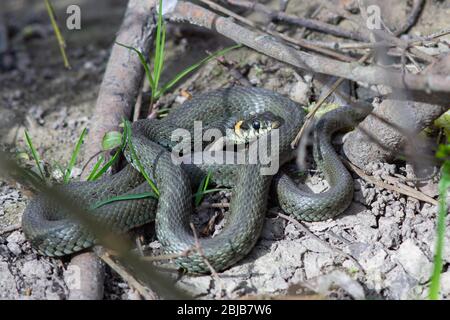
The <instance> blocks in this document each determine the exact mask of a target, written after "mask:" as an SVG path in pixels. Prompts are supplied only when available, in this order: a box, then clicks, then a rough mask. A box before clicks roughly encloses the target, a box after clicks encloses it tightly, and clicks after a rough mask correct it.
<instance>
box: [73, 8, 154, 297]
mask: <svg viewBox="0 0 450 320" xmlns="http://www.w3.org/2000/svg"><path fill="white" fill-rule="evenodd" d="M155 5H156V0H151V1H140V0H130V1H129V2H128V7H127V10H126V12H125V17H124V20H123V22H122V26H121V28H120V30H119V32H118V35H117V38H116V42H120V43H124V44H127V45H130V46H133V47H135V48H137V49H139V50H140V51H142V52H149V50H150V47H151V45H152V41H151V40H152V36H153V32H154V29H155V23H154V21H155V20H154V17H153V13H152V8H154V7H155ZM143 77H144V70H143V67H142V65H141V62H140V61H139V58H138V56H137V55H136V54H135V53H134V52H132V51H131V50H127V49H125V48H123V47H121V46H118V45H117V44H114V46H113V48H112V51H111V55H110V57H109V61H108V65H107V67H106V71H105V74H104V76H103V81H102V84H101V86H100V91H99V95H98V98H97V102H96V105H95V109H94V114H93V117H92V119H91V124H92V126H91V128H90V136H89V140H88V141H87V143H86V149H85V150H86V151H85V154H87V155H94V154H97V153H98V151H99V149H100V148H101V142H102V139H103V136H104V135H105V133H106V132H109V131H113V130H118V126H119V124H120V122H121V121H122V119H123V118H126V119H130V117H131V114H132V108H133V107H134V105H135V103H136V99H137V96H138V94H139V90H140V88H141V82H142V79H143ZM88 171H89V170H87V171H85V174H87V172H88ZM71 265H72V266H75V267H78V268H80V270H83V272H81V274H80V276H81V279H80V283H81V286H80V287H79V288H73V289H72V290H70V294H69V299H83V300H87V299H89V300H97V299H102V297H103V277H102V276H99V274H101V275H103V273H104V271H103V265H102V263H101V261H100V260H99V259H98V257H97V256H96V255H94V254H92V253H89V252H88V253H82V254H79V255H77V256H75V257H74V258H73V259H72V262H71Z"/></svg>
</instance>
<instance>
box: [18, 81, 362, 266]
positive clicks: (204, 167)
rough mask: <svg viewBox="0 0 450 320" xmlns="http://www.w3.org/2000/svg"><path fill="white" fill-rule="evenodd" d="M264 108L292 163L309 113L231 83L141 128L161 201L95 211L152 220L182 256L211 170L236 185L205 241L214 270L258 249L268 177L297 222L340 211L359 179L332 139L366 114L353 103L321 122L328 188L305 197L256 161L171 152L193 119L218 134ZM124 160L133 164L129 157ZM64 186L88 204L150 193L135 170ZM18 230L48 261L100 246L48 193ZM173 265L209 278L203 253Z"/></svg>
mask: <svg viewBox="0 0 450 320" xmlns="http://www.w3.org/2000/svg"><path fill="white" fill-rule="evenodd" d="M267 111H270V112H271V113H273V114H274V115H276V116H277V117H281V118H282V119H284V123H283V125H281V127H280V128H279V153H278V156H279V162H280V165H282V164H283V163H285V162H286V161H288V160H289V159H291V154H292V150H291V149H290V148H291V147H290V143H291V141H292V140H293V139H294V137H295V135H296V134H297V132H298V131H299V129H300V127H301V126H302V124H303V122H304V118H305V112H304V110H303V109H302V108H301V107H300V106H299V105H297V104H296V103H294V102H293V101H291V100H289V99H287V98H285V97H283V96H281V95H278V94H275V93H273V92H270V91H267V90H264V89H257V88H243V87H232V88H227V89H221V90H216V91H211V92H208V93H205V94H202V95H199V96H196V97H194V98H193V99H192V100H190V101H187V102H185V103H184V104H183V105H182V106H180V107H179V108H177V109H174V110H172V111H171V112H170V113H169V115H168V116H167V117H166V118H164V119H163V120H141V121H137V122H135V123H134V124H133V127H132V143H133V145H134V148H135V150H136V152H137V155H138V158H139V159H140V162H141V164H142V165H143V167H144V168H145V171H146V172H147V173H148V174H149V175H150V178H151V179H152V180H153V181H154V182H155V183H156V186H157V188H158V190H159V192H160V195H159V199H158V200H155V199H152V198H146V199H138V200H130V201H117V202H112V203H110V204H108V205H105V206H102V207H100V208H99V209H96V210H94V211H92V212H93V213H92V214H93V215H94V216H95V218H96V219H98V221H99V222H100V223H103V224H104V225H106V226H108V227H110V228H111V229H112V230H114V231H117V232H126V231H128V230H130V229H131V228H134V227H137V226H140V225H143V224H145V223H147V222H149V221H151V220H153V219H155V222H156V223H155V224H156V234H157V237H158V240H159V241H160V242H161V244H162V246H163V248H164V249H165V251H166V252H167V253H169V254H180V253H182V252H185V251H187V250H189V249H191V248H192V247H193V246H195V238H194V236H193V234H192V230H191V228H190V225H189V222H190V216H191V213H192V209H193V208H192V185H195V184H198V183H199V181H200V180H201V179H202V177H203V176H204V175H205V174H206V173H207V172H211V173H212V175H211V179H212V180H213V182H215V183H216V184H220V185H224V186H229V187H232V188H233V189H232V199H231V204H230V214H229V215H228V216H227V217H226V219H227V223H226V226H225V227H224V228H223V230H222V231H221V232H220V233H219V234H218V235H217V236H215V237H213V238H201V239H200V242H201V246H202V249H203V251H204V256H205V257H206V258H207V260H208V261H209V262H210V263H211V264H212V266H213V267H214V268H215V270H223V269H225V268H227V267H229V266H231V265H233V264H234V263H236V262H237V261H239V260H240V259H242V258H243V257H244V256H245V255H247V253H248V252H249V251H250V250H251V249H252V248H253V246H254V245H255V243H256V241H257V240H258V238H259V236H260V233H261V230H262V226H263V223H264V217H265V214H266V210H267V208H266V206H267V199H268V196H269V194H268V193H269V188H270V185H271V182H272V180H274V190H275V191H276V194H277V198H278V201H279V204H280V206H281V208H282V209H283V210H284V211H285V212H287V213H289V214H292V215H294V216H295V217H296V218H298V219H302V220H307V221H319V220H324V219H328V218H332V217H334V216H336V215H338V214H340V213H341V212H342V211H343V210H345V209H346V208H347V207H348V205H349V204H350V202H351V199H352V196H353V181H352V179H351V176H350V174H349V173H348V172H347V170H346V169H345V167H344V166H343V165H342V163H341V162H340V160H339V158H338V156H337V155H336V153H335V151H334V150H333V147H332V145H331V143H330V136H331V134H332V133H333V132H334V131H336V130H339V129H341V128H343V127H349V125H351V124H353V123H354V121H359V120H361V119H362V118H363V116H364V115H363V114H360V113H357V112H354V111H352V110H351V109H350V108H348V107H346V108H340V109H338V110H336V111H332V112H330V113H327V114H326V115H325V116H323V117H322V118H321V119H320V120H319V121H318V123H317V126H316V130H315V141H314V142H315V143H314V157H315V160H316V162H317V164H318V166H319V167H320V168H321V170H322V171H323V172H324V174H325V176H326V178H327V181H328V183H329V185H330V188H329V190H328V191H326V192H324V193H321V194H313V193H306V192H303V191H301V190H300V189H299V188H298V187H297V186H296V184H295V183H294V182H293V181H292V180H291V179H290V178H289V177H288V176H287V175H286V174H284V173H282V172H280V173H278V174H277V175H276V178H275V179H272V178H273V176H272V175H262V174H261V167H262V165H261V164H258V163H257V164H238V165H229V164H201V165H188V164H184V165H177V164H175V163H174V161H173V159H172V157H171V153H170V152H169V151H168V150H167V147H169V148H170V147H173V145H174V142H173V141H171V134H172V132H173V131H174V129H179V128H183V129H185V130H187V131H188V132H190V133H193V134H194V132H193V131H194V126H193V124H194V121H202V124H203V126H204V127H205V128H208V127H219V128H220V127H221V126H224V124H225V123H229V122H230V121H231V120H234V119H245V118H246V117H250V116H253V115H254V114H258V113H264V112H267ZM221 129H224V128H223V127H222V128H221ZM126 157H127V159H129V160H130V156H129V154H127V153H126ZM61 189H62V191H66V192H67V193H68V194H70V195H71V197H72V198H73V199H74V200H76V201H77V202H78V203H82V204H83V205H84V206H86V207H89V206H92V205H94V204H95V203H98V202H99V201H103V200H106V199H109V198H111V197H113V196H117V195H123V194H136V193H142V192H148V191H150V187H149V185H148V184H147V183H146V182H145V181H143V179H142V177H141V175H140V173H139V172H138V171H137V170H135V169H134V168H133V167H132V166H127V167H126V168H124V169H123V170H122V171H120V172H118V173H117V174H115V175H112V176H109V177H105V178H103V179H102V180H99V181H95V182H75V183H71V184H69V185H66V186H61ZM22 225H23V230H24V232H25V234H26V236H27V238H28V239H29V240H30V241H31V243H32V245H33V246H34V247H35V248H37V250H38V251H39V252H40V253H42V254H45V255H49V256H62V255H66V254H71V253H74V252H76V251H80V250H82V249H84V248H88V247H90V246H92V245H93V244H94V243H95V238H94V236H93V235H92V234H90V233H89V232H87V231H86V230H85V229H84V228H83V227H81V226H80V225H79V224H78V223H76V222H74V221H73V220H72V219H70V213H68V212H66V211H64V210H62V209H61V208H60V207H59V206H57V205H55V204H53V203H50V202H49V201H48V200H46V198H45V197H44V196H42V195H39V196H37V197H36V198H34V199H33V200H32V201H31V202H30V203H29V205H28V207H27V209H26V211H25V213H24V216H23V219H22ZM176 263H177V264H178V265H179V266H181V267H183V268H185V269H187V270H189V271H191V272H200V273H203V272H209V267H208V266H207V265H206V264H205V259H204V257H202V256H200V255H199V254H197V253H195V254H191V255H188V256H182V257H179V258H177V259H176Z"/></svg>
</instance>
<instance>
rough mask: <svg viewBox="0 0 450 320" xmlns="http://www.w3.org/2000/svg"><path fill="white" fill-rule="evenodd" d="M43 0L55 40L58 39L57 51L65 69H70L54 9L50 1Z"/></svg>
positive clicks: (64, 43)
mask: <svg viewBox="0 0 450 320" xmlns="http://www.w3.org/2000/svg"><path fill="white" fill-rule="evenodd" d="M44 2H45V7H46V9H47V13H48V16H49V18H50V22H51V24H52V28H53V31H54V33H55V36H56V40H57V41H58V45H59V51H60V52H61V56H62V58H63V61H64V67H66V68H67V69H70V68H71V67H70V63H69V59H68V58H67V54H66V42H65V41H64V38H63V36H62V34H61V31H60V29H59V26H58V23H57V22H56V18H55V10H54V9H53V6H52V4H51V3H50V0H45V1H44Z"/></svg>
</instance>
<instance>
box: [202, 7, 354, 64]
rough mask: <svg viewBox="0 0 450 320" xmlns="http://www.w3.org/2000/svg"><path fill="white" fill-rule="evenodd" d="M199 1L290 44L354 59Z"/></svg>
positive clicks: (335, 56) (346, 58) (333, 55)
mask: <svg viewBox="0 0 450 320" xmlns="http://www.w3.org/2000/svg"><path fill="white" fill-rule="evenodd" d="M200 1H201V2H203V3H205V4H206V5H208V6H209V7H210V8H212V9H214V10H217V11H219V12H222V13H225V14H227V15H228V16H230V17H233V18H235V19H236V20H238V21H241V22H242V23H245V24H246V25H248V26H250V27H253V28H255V29H258V30H261V31H263V32H265V33H268V34H270V35H273V36H276V37H279V38H281V39H283V40H285V41H287V42H289V43H291V44H294V45H296V46H299V47H302V48H305V49H308V50H311V51H315V52H319V53H322V54H325V55H328V56H330V57H333V58H336V59H339V60H341V61H346V62H352V61H356V59H355V58H352V57H349V56H346V55H344V54H341V53H339V52H336V51H334V50H330V49H327V48H323V47H321V46H317V45H314V44H312V43H310V42H308V41H305V40H303V39H294V38H292V37H289V36H287V35H285V34H282V33H280V32H276V31H273V30H269V29H268V28H264V27H260V26H258V25H257V24H256V23H254V22H253V21H251V20H249V19H246V18H244V17H242V16H240V15H238V14H236V13H234V12H233V11H231V10H228V9H227V8H224V7H222V6H221V5H218V4H217V3H214V2H212V1H210V0H200Z"/></svg>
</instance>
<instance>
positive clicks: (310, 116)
mask: <svg viewBox="0 0 450 320" xmlns="http://www.w3.org/2000/svg"><path fill="white" fill-rule="evenodd" d="M371 54H372V53H367V54H365V55H364V56H362V57H361V59H359V61H358V62H359V63H363V62H364V61H366V60H367V59H368V58H369V57H370V56H371ZM344 80H345V78H339V79H337V80H336V81H335V82H334V84H333V85H332V86H331V88H330V90H328V92H327V93H326V94H325V95H324V96H322V98H320V100H319V101H318V102H317V104H316V105H315V106H314V108H313V109H312V110H311V111H310V112H309V113H308V115H307V116H306V120H305V122H304V123H303V126H302V127H301V128H300V131H299V132H298V133H297V135H296V136H295V138H294V140H293V141H292V142H291V148H292V149H295V147H297V145H298V142H299V141H300V139H301V138H302V137H303V135H304V133H305V132H306V130H307V129H308V128H309V126H310V125H311V122H312V120H313V119H314V115H315V114H316V112H317V111H318V110H319V108H320V107H321V106H322V104H323V103H324V102H325V101H326V100H327V99H328V97H329V96H330V95H331V94H332V93H333V92H335V91H336V90H337V88H339V86H340V85H341V84H342V82H343V81H344Z"/></svg>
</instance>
